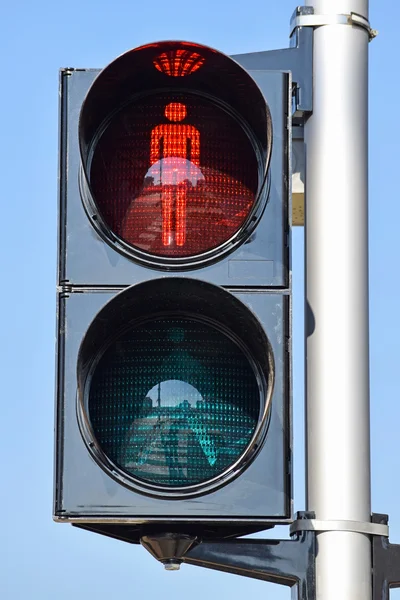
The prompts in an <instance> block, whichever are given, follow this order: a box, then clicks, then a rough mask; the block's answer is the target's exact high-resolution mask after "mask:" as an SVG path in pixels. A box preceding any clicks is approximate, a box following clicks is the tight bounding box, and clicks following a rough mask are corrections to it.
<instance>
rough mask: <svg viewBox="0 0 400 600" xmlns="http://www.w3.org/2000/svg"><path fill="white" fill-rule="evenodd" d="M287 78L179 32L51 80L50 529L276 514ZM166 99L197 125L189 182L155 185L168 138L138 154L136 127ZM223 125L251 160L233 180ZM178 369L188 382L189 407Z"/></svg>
mask: <svg viewBox="0 0 400 600" xmlns="http://www.w3.org/2000/svg"><path fill="white" fill-rule="evenodd" d="M185 70H186V71H185ZM182 73H183V74H182ZM290 90H291V85H290V76H289V74H288V73H284V72H273V71H269V72H268V71H257V72H253V73H251V72H250V73H249V72H247V71H246V70H244V69H243V68H242V67H241V66H240V65H238V64H237V63H236V62H235V61H234V60H232V59H231V58H229V57H227V56H224V55H223V54H221V53H219V52H216V51H215V50H211V49H209V48H205V47H203V46H199V45H198V44H190V43H182V42H162V43H158V44H151V45H148V46H145V47H142V48H139V49H135V50H132V51H130V52H128V53H126V54H125V55H123V56H122V57H120V58H118V59H116V61H114V62H113V63H111V65H109V66H108V67H106V68H105V69H104V70H103V71H100V72H99V71H94V70H65V71H62V72H61V120H60V122H61V128H60V161H61V162H60V235H59V240H60V243H59V280H58V364H57V398H56V406H57V420H56V476H55V483H56V485H55V505H54V517H55V519H56V520H57V521H64V522H70V523H74V524H76V525H79V526H82V527H86V528H88V529H92V530H94V531H99V532H101V533H105V532H106V533H107V535H114V536H115V537H120V538H121V539H123V538H124V536H125V537H126V535H125V533H126V532H127V531H128V529H129V532H130V533H129V535H128V537H129V538H130V540H131V541H132V539H134V540H138V539H139V538H140V537H141V536H142V535H143V533H144V532H147V531H154V528H155V529H156V530H157V531H158V530H168V531H172V530H173V531H185V532H187V533H196V534H198V533H200V534H201V535H202V536H205V537H213V536H222V537H223V536H229V535H235V534H236V535H238V534H242V533H246V532H250V531H255V530H258V529H265V528H267V527H270V526H273V525H274V524H276V523H284V522H287V521H288V520H290V518H291V511H292V502H291V430H290V420H291V415H290V410H291V409H290V396H291V365H290V337H291V330H290V311H291V308H290V293H291V292H290V262H289V260H290V256H289V250H290V229H289V212H290V205H289V197H290V184H289V181H290V177H289V176H290V165H289V154H290V133H291V131H290V117H289V115H290ZM154 98H155V100H154ZM160 99H161V100H160ZM187 99H189V100H190V102H187ZM198 99H200V100H198ZM171 103H172V104H174V106H175V108H174V110H177V108H176V106H178V105H181V106H182V104H184V105H187V106H188V108H191V112H190V111H189V109H188V111H187V113H188V116H187V119H186V120H184V123H185V127H186V129H184V130H183V129H181V130H180V131H185V132H187V131H188V127H193V128H195V130H196V131H198V132H200V133H199V135H200V158H199V163H198V168H199V169H200V171H201V173H202V178H203V181H201V182H200V183H199V180H198V179H197V180H196V179H193V172H194V170H193V168H192V166H190V167H189V171H185V178H186V179H187V178H189V179H190V178H192V179H191V181H189V184H188V183H187V181H186V179H185V181H184V182H183V181H179V180H176V181H175V180H171V179H168V181H167V183H166V184H164V183H163V179H162V177H165V172H166V170H168V168H170V169H171V172H173V171H174V170H175V171H174V172H178V174H179V169H180V168H181V167H182V164H183V165H184V167H185V169H186V168H187V162H188V161H186V160H185V159H183V160H182V154H180V153H181V152H182V150H181V149H180V146H179V148H178V146H177V145H176V146H175V149H174V147H173V149H172V151H170V155H171V154H172V155H173V156H172V158H173V161H175V162H173V161H170V162H168V160H165V158H163V159H161V160H159V161H155V162H153V163H152V160H151V152H152V148H151V147H150V150H149V149H148V147H149V146H151V139H153V138H152V137H151V136H152V132H153V131H154V130H155V129H156V128H157V127H158V126H159V123H160V124H161V126H163V127H164V130H162V132H165V131H166V130H167V129H166V127H167V126H169V122H170V121H171V122H172V123H173V124H174V123H175V122H177V121H178V120H179V119H180V117H179V119H178V117H175V116H174V117H173V119H172V120H171V119H169V120H168V118H165V117H164V116H163V111H164V110H165V108H164V107H165V106H169V105H170V104H171ZM185 103H186V104H185ZM149 107H150V108H149ZM178 108H179V106H178ZM196 110H197V111H198V113H196ZM157 111H158V112H157ZM149 115H150V116H149ZM189 117H190V118H191V119H192V121H191V122H190V124H189V125H186V123H187V121H188V120H189ZM146 119H147V120H146ZM224 119H225V120H226V122H225V121H224ZM115 123H117V125H116V126H115V127H114V124H115ZM218 123H221V124H222V123H224V127H225V128H224V129H223V135H221V134H220V133H219V130H218ZM235 127H240V128H241V129H242V130H243V132H244V134H243V135H244V136H245V137H246V136H247V139H248V144H249V147H250V148H252V149H253V150H254V156H255V158H256V167H255V168H253V166H252V163H249V167H248V169H247V171H243V172H242V171H240V169H241V166H240V164H239V163H240V161H238V157H239V158H240V151H241V150H240V147H239V149H238V148H237V144H236V146H235V144H232V140H231V139H230V137H229V136H231V135H233V134H232V131H235ZM221 129H222V125H221ZM176 131H177V130H176ZM114 132H116V133H114ZM185 135H186V133H185ZM219 135H220V140H219V138H218V136H219ZM238 135H241V134H238ZM243 139H244V138H243ZM143 140H144V141H143ZM203 140H204V141H203ZM219 143H220V145H221V147H220V148H219V149H218V144H219ZM246 143H247V142H246ZM160 144H164V146H160V147H161V150H158V152H162V151H163V152H164V155H163V156H164V157H165V156H166V152H167V151H166V149H165V144H168V140H166V137H165V133H164V139H163V140H161V142H160ZM207 144H208V145H207ZM224 144H225V145H224ZM146 148H147V150H146ZM221 148H222V149H221ZM228 150H229V152H228ZM186 152H188V153H190V152H191V153H192V154H191V158H192V160H191V161H189V163H191V165H193V163H194V162H196V160H197V159H194V158H193V156H194V154H193V142H190V143H189V144H188V145H187V146H185V150H184V153H186ZM96 153H97V154H96ZM235 153H236V154H235ZM188 156H190V154H188ZM116 157H117V158H116ZM176 157H178V158H179V157H180V158H179V161H178V160H175V159H176ZM227 157H228V158H227ZM229 157H233V158H230V159H229ZM202 160H203V163H202V162H201V161H202ZM229 160H230V161H231V162H230V163H229ZM96 161H97V162H96ZM116 161H117V167H115V162H116ZM118 161H119V162H118ZM163 161H164V163H163ZM157 162H158V163H160V165H161V166H160V173H161V170H162V169H163V171H162V175H159V177H160V181H158V182H157V181H156V178H154V177H153V181H151V182H150V184H148V181H149V176H148V175H147V173H148V172H149V167H150V169H151V168H153V169H154V167H153V164H157ZM96 165H97V166H96ZM215 165H217V168H215ZM195 166H196V167H197V165H195ZM96 169H97V171H96ZM235 169H236V171H237V178H238V179H240V178H241V181H242V183H241V184H240V186H239V185H236V184H235V185H233V184H232V181H235V179H234V176H235ZM195 172H196V173H197V171H195ZM97 173H100V175H97ZM121 173H122V175H121ZM151 173H154V171H151ZM188 173H189V175H188ZM216 173H217V175H216ZM242 173H244V174H243V176H242ZM254 174H255V175H254ZM146 177H147V179H146ZM254 177H255V178H256V184H255V185H253V184H252V183H251V182H252V181H253V180H254ZM96 178H97V179H96ZM252 178H253V179H252ZM181 179H182V176H181ZM144 180H146V182H147V183H146V184H142V185H140V182H141V181H144ZM216 181H217V183H216ZM243 181H244V182H245V184H243ZM99 182H100V183H99ZM138 182H139V183H138ZM171 182H172V183H171ZM200 184H201V185H200ZM146 185H150V186H151V187H150V188H147V189H146ZM252 185H253V187H252ZM179 186H181V187H179ZM171 190H172V191H171ZM180 190H183V191H180ZM249 190H250V192H249ZM179 194H181V196H179ZM251 194H252V195H251ZM182 197H183V198H184V201H181V206H183V209H182V210H181V213H180V216H179V210H180V209H179V206H180V205H179V202H180V200H179V199H180V198H182ZM250 199H251V201H250ZM163 202H164V204H167V205H168V203H169V206H170V207H172V208H171V210H170V212H169V213H168V212H163V211H164V208H163ZM240 202H242V204H240ZM236 205H238V206H241V210H240V211H237V210H236V209H235V206H236ZM232 206H233V212H232ZM138 207H139V208H138ZM243 207H244V208H243ZM131 209H132V211H133V212H132V214H133V215H134V217H133V219H131V221H130V223H131V224H132V225H131V226H130V229H129V234H127V233H126V231H127V229H126V228H125V227H124V225H121V223H122V224H124V223H126V222H127V220H126V215H127V214H128V212H129V211H130V210H131ZM235 210H236V213H235ZM135 211H136V212H135ZM224 211H225V212H224ZM229 211H231V212H229ZM143 215H144V217H143ZM182 215H183V216H182ZM221 215H222V216H221ZM118 219H119V220H118ZM141 219H142V220H141ZM207 219H208V220H207ZM203 220H204V222H203ZM192 223H194V224H195V225H194V226H192ZM202 223H203V224H202ZM141 224H142V225H143V231H140V230H139V229H140V226H142V225H141ZM179 228H180V229H179ZM230 228H231V229H230ZM138 230H139V232H138ZM179 231H180V232H181V233H180V237H179ZM182 231H184V233H183V234H182ZM209 232H211V233H209ZM221 232H222V233H221ZM139 234H140V235H139ZM168 235H169V236H170V237H169V238H168ZM208 235H209V236H210V240H211V242H210V243H209V245H210V248H209V249H208V248H206V247H205V246H204V244H206V243H208V242H207V240H208V238H207V236H208ZM213 235H215V239H214V243H213V240H212V239H211V238H212V236H213ZM163 236H164V237H163ZM224 236H225V237H224ZM143 240H144V241H143ZM149 240H150V241H149ZM160 240H163V243H164V242H165V246H166V247H165V248H163V243H161V242H160ZM204 240H205V241H204ZM215 240H216V241H215ZM185 244H188V245H189V246H188V247H189V250H188V251H186V250H185ZM190 244H192V246H190ZM154 323H155V324H156V326H154ZM177 323H180V324H179V325H177ZM154 331H157V332H158V333H157V338H155V337H154V335H153V332H154ZM160 332H161V333H160ZM152 335H153V337H152ZM207 336H209V338H207ZM195 338H196V339H195ZM151 339H153V340H155V339H156V341H155V342H154V343H155V344H158V346H157V348H159V355H158V358H156V359H154V358H150V357H152V356H153V354H152V350H151V348H149V340H151ZM190 344H192V345H190ZM121 348H122V350H121ZM127 348H128V350H127ZM155 349H156V346H155ZM218 349H220V351H219V350H218ZM120 356H123V359H121V361H122V362H123V363H124V364H125V366H124V367H121V366H120V364H119V362H118V360H119V357H120ZM171 356H174V358H173V359H172V358H171ZM184 356H186V359H184V358H183V357H184ZM194 356H196V362H194ZM188 357H189V358H188ZM185 360H186V362H185ZM157 361H158V362H157ZM173 361H175V362H173ZM234 361H237V362H234ZM127 363H129V364H128V366H126V364H127ZM161 363H163V365H164V366H162V367H160V364H161ZM194 364H195V365H197V367H196V366H195V367H193V365H194ZM157 365H158V366H157ZM165 365H167V366H165ZM171 365H172V366H171ZM196 368H197V369H198V372H197V373H196V372H195V369H196ZM121 369H122V370H121ZM157 369H158V371H157ZM160 369H161V370H160ZM162 369H164V370H162ZM173 369H175V371H173ZM238 369H239V370H238ZM240 369H241V370H240ZM173 372H175V373H176V376H174V375H173ZM249 372H250V373H251V374H250V375H248V374H247V375H246V373H249ZM128 373H130V376H129V377H128ZM146 373H149V374H148V375H147V374H146ZM221 373H222V375H221ZM238 373H239V375H238ZM178 376H179V377H178ZM146 377H147V379H146ZM163 377H164V379H162V378H163ZM165 377H167V379H165ZM246 377H248V380H246ZM184 378H186V379H184ZM160 379H162V381H160ZM178 379H179V381H180V382H181V383H180V387H179V386H178V387H176V386H175V387H173V386H172V387H171V381H172V382H173V381H178ZM139 380H140V381H139ZM181 380H184V382H186V383H187V384H190V385H191V387H192V388H195V389H196V392H193V394H194V395H193V397H192V398H191V402H189V401H187V403H186V404H185V401H182V398H183V395H184V394H186V393H188V391H187V390H188V388H187V387H185V386H183V385H181V384H182V381H181ZM217 380H218V381H217ZM210 381H211V383H210ZM246 381H247V383H246ZM127 382H128V383H127ZM157 382H158V398H157V397H156V396H155V393H156V392H154V391H153V392H152V390H153V389H156V388H157ZM163 383H164V390H165V389H166V390H167V396H168V399H167V404H168V403H169V404H168V406H166V407H162V399H161V398H160V389H162V385H163ZM165 383H169V390H170V391H169V395H168V385H167V386H165ZM174 385H175V384H174ZM146 386H147V388H146ZM240 386H242V387H240ZM94 390H95V391H94ZM110 390H111V391H110ZM146 390H147V392H146ZM179 390H180V391H179ZM182 390H184V391H182ZM249 390H250V391H249ZM146 393H147V396H146ZM135 394H136V395H135ZM151 394H152V395H153V396H151ZM174 394H175V396H176V398H175V400H174V399H173V396H174ZM182 394H183V395H182ZM196 394H197V395H196ZM143 396H145V398H143ZM199 398H200V399H199ZM246 398H247V400H246V401H245V399H246ZM246 402H247V404H246ZM254 402H257V403H258V404H259V406H258V408H257V411H255V409H253V408H251V407H252V406H253V405H254ZM112 407H114V408H112ZM185 411H186V412H185ZM238 411H239V412H238ZM240 411H242V412H240ZM143 432H144V433H143ZM227 432H228V433H227ZM146 435H147V436H148V438H146ZM138 440H139V441H138ZM146 440H147V441H146ZM149 440H150V441H149ZM172 440H174V441H172ZM177 440H178V441H177ZM216 440H217V441H216ZM218 440H219V441H218ZM162 443H164V444H165V448H164V449H163V450H162V451H161V452H160V449H159V446H160V445H162ZM146 444H147V445H148V446H149V444H150V445H152V448H153V449H152V450H151V452H150V450H148V449H146V451H144V450H143V448H145V446H146ZM126 447H128V449H129V452H128V454H129V459H128V458H126V456H128V454H127V453H126V451H125V450H126ZM155 447H157V450H155V449H154V448H155ZM121 448H125V450H124V452H125V454H123V453H121V452H122V450H121ZM216 448H217V449H216ZM207 453H208V454H207ZM207 456H208V459H207V460H208V463H207V461H206V460H205V458H204V457H206V458H207ZM229 456H231V457H232V458H231V459H229ZM124 457H125V458H124ZM190 457H191V458H190ZM193 457H194V458H193ZM185 461H187V464H184V462H185ZM190 461H191V462H190ZM219 463H220V466H219V467H218V464H219ZM142 464H146V465H147V466H146V469H147V470H146V469H144V468H143V467H142V466H141V465H142ZM149 465H150V466H149ZM193 465H195V468H194V467H193ZM199 465H203V467H201V466H199ZM189 467H190V469H189ZM196 469H197V470H196ZM207 469H209V471H210V472H209V473H208V471H207ZM213 469H214V470H213ZM189 472H190V473H192V475H189ZM201 472H202V473H203V475H201ZM177 473H179V476H178V475H177ZM202 477H203V479H202ZM121 528H128V529H124V532H125V533H123V534H122V533H121Z"/></svg>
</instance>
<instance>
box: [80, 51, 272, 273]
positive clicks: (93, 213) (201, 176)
mask: <svg viewBox="0 0 400 600" xmlns="http://www.w3.org/2000/svg"><path fill="white" fill-rule="evenodd" d="M185 75H188V77H185ZM189 75H190V77H189ZM271 140H272V132H271V122H270V114H269V109H268V106H267V105H266V103H265V100H264V98H263V97H262V94H261V92H260V90H259V89H258V87H257V86H256V84H255V83H254V81H253V80H252V79H251V78H250V77H249V75H248V74H247V73H246V72H245V71H244V70H243V69H242V68H241V67H239V65H237V64H236V63H235V62H234V61H232V59H230V58H228V57H226V56H223V55H221V54H220V53H217V52H215V51H212V50H210V49H208V48H205V47H201V46H198V45H196V44H187V43H178V42H165V43H160V44H153V45H150V46H144V47H142V48H139V49H137V50H134V51H131V52H129V53H127V54H126V55H123V56H122V57H120V58H119V59H117V60H116V61H114V63H111V65H109V67H107V68H106V69H105V70H104V71H103V72H102V73H100V75H99V76H98V78H97V79H96V80H95V82H94V83H93V85H92V88H91V89H90V90H89V93H88V96H87V98H86V100H85V102H84V104H83V107H82V111H81V117H80V145H81V155H82V166H83V175H82V177H81V190H82V197H83V201H84V204H85V207H86V209H87V212H88V215H89V216H90V217H91V218H92V223H93V226H94V227H95V228H97V229H98V231H99V233H100V234H101V235H102V236H103V237H104V236H105V237H106V239H108V241H109V242H110V243H112V244H113V246H116V247H117V248H118V250H120V251H121V252H123V253H125V254H128V255H129V256H130V257H132V258H136V259H137V260H138V261H142V262H145V263H153V264H155V265H156V266H159V265H161V266H162V265H166V266H168V267H169V268H171V267H172V268H173V267H174V266H176V267H178V268H179V266H182V265H184V264H185V263H187V264H192V263H195V262H198V263H202V262H203V261H204V260H208V259H211V258H214V257H215V256H218V255H219V254H221V253H223V252H225V251H230V250H231V249H232V248H233V247H234V246H235V245H237V244H239V243H242V242H243V241H244V239H245V238H246V237H247V236H248V235H250V233H251V231H252V229H254V227H255V225H256V222H257V220H258V218H259V216H260V215H261V214H262V210H263V209H264V206H265V203H266V200H267V187H268V186H267V185H266V182H267V171H268V164H269V158H270V150H271Z"/></svg>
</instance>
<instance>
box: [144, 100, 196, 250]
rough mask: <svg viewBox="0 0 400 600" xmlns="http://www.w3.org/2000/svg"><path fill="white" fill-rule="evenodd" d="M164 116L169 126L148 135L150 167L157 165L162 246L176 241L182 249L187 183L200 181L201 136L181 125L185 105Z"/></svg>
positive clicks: (171, 108) (173, 104)
mask: <svg viewBox="0 0 400 600" xmlns="http://www.w3.org/2000/svg"><path fill="white" fill-rule="evenodd" d="M164 114H165V116H166V117H167V119H168V120H169V121H172V122H171V123H166V124H162V125H157V127H155V128H154V129H153V131H152V132H151V141H150V163H151V165H155V164H156V163H159V164H158V165H157V166H158V167H159V178H160V183H161V186H162V192H161V194H162V196H161V205H162V209H161V210H162V243H163V245H164V246H170V245H171V244H172V243H173V241H174V237H175V243H176V245H177V246H183V245H184V243H185V239H186V195H187V188H188V181H189V182H193V181H195V182H196V183H197V180H198V179H203V175H202V174H201V171H200V169H199V167H200V132H199V131H198V130H197V129H196V128H195V127H194V126H193V125H188V124H184V123H181V122H180V121H183V120H184V119H185V117H186V114H187V111H186V106H185V105H184V104H182V103H180V102H171V103H170V104H168V105H167V106H166V107H165V112H164ZM151 172H154V168H151ZM174 204H175V227H174V222H173V221H174V218H173V216H174ZM174 230H175V236H174Z"/></svg>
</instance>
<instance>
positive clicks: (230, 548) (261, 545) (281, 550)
mask: <svg viewBox="0 0 400 600" xmlns="http://www.w3.org/2000/svg"><path fill="white" fill-rule="evenodd" d="M313 516H314V515H313V513H297V519H298V521H301V520H302V519H303V518H304V519H305V520H310V518H312V517H313ZM315 538H316V536H315V533H314V532H312V531H302V532H301V533H300V534H296V539H292V540H261V539H243V538H242V539H233V540H227V541H213V542H202V543H200V544H199V545H197V546H195V547H194V548H191V549H190V550H189V551H188V552H187V554H185V556H184V557H183V562H184V563H187V564H190V565H196V566H199V567H205V568H208V569H215V570H217V571H224V572H226V573H233V574H236V575H242V576H244V577H251V578H252V579H261V580H263V581H269V582H271V583H277V584H280V585H285V586H289V587H293V586H297V593H298V596H297V598H298V600H315V554H316V543H315Z"/></svg>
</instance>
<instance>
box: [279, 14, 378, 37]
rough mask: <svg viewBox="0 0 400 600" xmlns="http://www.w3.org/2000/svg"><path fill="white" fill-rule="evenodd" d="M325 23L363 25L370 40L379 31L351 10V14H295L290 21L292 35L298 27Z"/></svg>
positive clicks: (319, 25)
mask: <svg viewBox="0 0 400 600" xmlns="http://www.w3.org/2000/svg"><path fill="white" fill-rule="evenodd" d="M323 25H350V26H352V27H353V26H356V27H362V28H363V29H365V30H366V31H367V32H368V36H369V41H371V40H373V39H374V38H375V37H376V36H377V35H378V32H377V30H376V29H371V25H370V23H369V21H368V19H367V18H366V17H363V16H362V15H359V14H357V13H354V12H351V13H350V14H348V15H346V14H336V15H335V14H332V15H330V14H327V15H316V14H297V15H296V13H295V14H294V15H293V17H292V19H291V21H290V35H292V33H293V31H294V30H295V29H296V28H297V27H313V28H314V27H321V26H323Z"/></svg>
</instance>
